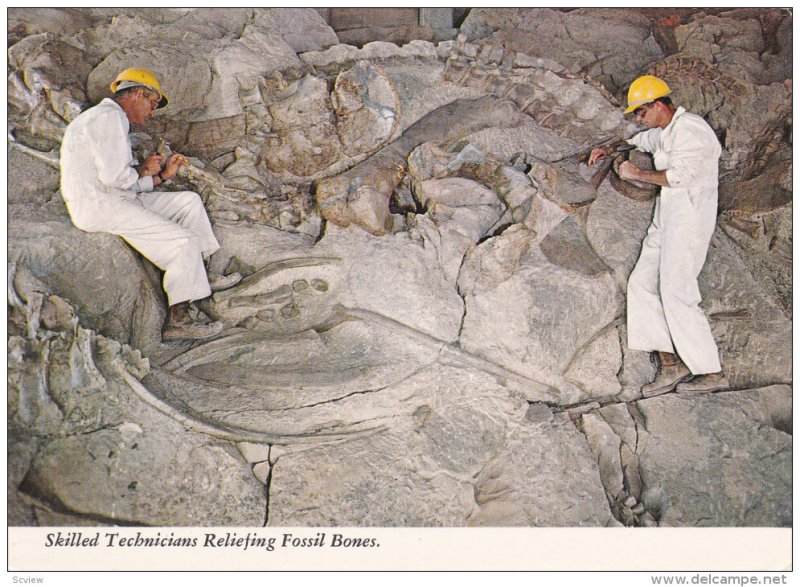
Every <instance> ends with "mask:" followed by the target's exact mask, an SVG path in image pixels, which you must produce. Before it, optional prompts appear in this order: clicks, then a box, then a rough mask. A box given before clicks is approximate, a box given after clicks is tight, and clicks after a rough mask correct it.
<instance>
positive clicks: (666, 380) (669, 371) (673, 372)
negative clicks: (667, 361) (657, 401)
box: [642, 362, 692, 397]
mask: <svg viewBox="0 0 800 587" xmlns="http://www.w3.org/2000/svg"><path fill="white" fill-rule="evenodd" d="M691 376H692V372H691V371H689V368H688V367H687V366H686V365H684V364H683V363H681V362H678V363H676V364H674V365H661V367H659V369H658V373H656V378H655V379H654V380H653V382H652V383H648V384H647V385H643V386H642V396H643V397H655V396H657V395H661V394H664V393H668V392H670V391H672V390H673V389H675V386H676V385H678V384H679V383H681V382H683V381H686V380H687V379H689V378H690V377H691Z"/></svg>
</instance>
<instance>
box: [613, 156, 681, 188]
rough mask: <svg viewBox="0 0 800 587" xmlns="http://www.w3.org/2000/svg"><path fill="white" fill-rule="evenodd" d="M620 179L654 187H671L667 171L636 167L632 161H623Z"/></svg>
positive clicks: (620, 167)
mask: <svg viewBox="0 0 800 587" xmlns="http://www.w3.org/2000/svg"><path fill="white" fill-rule="evenodd" d="M619 177H620V179H627V180H629V181H640V182H644V183H650V184H653V185H660V186H663V187H670V185H669V180H667V172H666V171H649V170H647V169H642V168H641V167H636V165H634V164H633V163H631V162H630V161H623V163H622V164H621V165H620V166H619Z"/></svg>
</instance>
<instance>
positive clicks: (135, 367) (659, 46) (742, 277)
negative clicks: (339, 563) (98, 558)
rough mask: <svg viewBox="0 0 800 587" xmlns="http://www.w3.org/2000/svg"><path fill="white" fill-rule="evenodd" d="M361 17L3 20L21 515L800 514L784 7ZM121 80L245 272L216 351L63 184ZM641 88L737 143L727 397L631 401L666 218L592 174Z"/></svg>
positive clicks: (443, 522)
mask: <svg viewBox="0 0 800 587" xmlns="http://www.w3.org/2000/svg"><path fill="white" fill-rule="evenodd" d="M363 10H368V9H350V10H349V11H348V10H344V9H342V10H339V11H334V10H328V9H319V10H314V9H289V8H283V9H276V8H263V9H262V8H231V9H228V8H216V9H153V10H147V11H144V10H141V9H136V8H129V9H115V8H91V9H58V8H47V9H24V8H12V9H9V22H8V34H9V56H8V57H9V59H8V61H9V75H8V106H9V112H8V118H9V151H8V176H9V180H8V185H9V189H8V192H9V193H8V216H9V221H8V246H9V250H8V285H9V288H8V298H9V299H8V303H9V312H8V377H7V378H8V407H9V410H8V428H9V447H8V455H9V471H8V489H9V491H8V512H9V525H21V526H32V525H39V526H60V525H71V526H79V525H115V524H134V525H145V526H147V525H156V526H262V525H278V526H312V525H322V526H599V527H605V526H619V525H623V526H659V525H660V526H753V527H757V526H779V527H791V525H792V504H791V471H792V468H791V456H792V444H791V434H792V410H791V391H792V387H791V386H792V355H791V348H792V340H791V333H792V321H791V320H792V239H793V233H792V182H791V177H792V117H791V103H792V79H791V71H792V68H791V60H792V43H791V36H792V16H791V13H790V12H788V11H784V10H779V9H772V8H766V9H756V8H753V9H737V10H724V9H713V10H706V11H701V10H699V9H674V10H673V9H668V8H664V9H594V8H582V9H577V10H574V9H563V10H553V9H523V8H514V9H477V8H476V9H471V10H470V11H469V14H468V15H466V18H465V19H464V20H463V24H462V26H461V27H460V29H458V30H456V29H454V28H452V26H453V24H454V21H452V19H450V20H447V19H444V17H446V16H448V15H451V13H447V14H444V13H438V12H435V9H425V10H427V11H428V12H425V13H424V15H422V16H420V14H421V13H418V12H417V11H416V9H396V10H394V11H389V12H391V14H390V13H389V12H385V13H381V17H382V18H386V19H388V20H386V21H385V22H384V21H371V22H369V21H365V20H364V18H365V15H366V14H367V13H365V12H360V11H363ZM432 11H433V12H432ZM462 16H463V15H462ZM423 17H424V18H423ZM414 19H417V20H416V21H414ZM419 19H422V20H424V22H422V21H421V20H419ZM459 22H460V21H459ZM334 31H338V32H339V33H340V34H339V36H338V37H337V34H336V33H335V32H334ZM375 39H381V40H380V41H377V42H368V41H375ZM348 40H353V43H352V44H343V43H342V42H341V41H344V42H348ZM362 41H363V42H362ZM631 43H634V44H635V45H636V46H638V47H641V48H642V49H641V50H640V51H637V52H633V53H632V52H630V51H629V50H628V48H629V47H630V45H631ZM355 45H358V46H355ZM130 63H137V64H139V65H141V66H143V67H148V68H150V69H152V70H153V71H155V72H156V74H157V75H159V76H160V79H161V80H162V85H163V87H164V89H165V92H166V93H167V95H168V96H169V97H170V106H169V107H168V108H166V109H165V110H164V111H163V112H160V113H159V115H158V116H157V117H156V118H155V119H153V120H152V121H151V123H150V125H149V126H148V127H147V128H134V129H133V132H132V135H131V138H132V144H133V147H134V151H135V153H136V156H137V157H139V158H142V157H145V156H146V155H147V154H149V153H150V152H152V151H153V150H154V149H155V148H156V145H158V144H159V140H160V139H161V138H164V139H166V141H167V145H166V147H165V148H168V149H172V150H175V151H178V152H183V153H186V154H188V155H190V156H191V159H190V161H191V163H192V165H191V166H190V167H189V168H188V169H186V170H185V171H184V172H182V174H181V176H180V177H178V178H176V179H175V180H174V181H173V183H172V187H170V186H167V187H169V188H170V189H192V190H194V191H197V192H198V193H200V194H201V197H202V198H203V200H204V202H205V204H206V207H207V209H208V211H209V215H210V218H211V220H212V223H213V227H214V230H215V233H216V234H217V237H218V239H219V241H220V243H221V245H222V248H221V250H220V251H219V252H218V253H216V254H215V255H214V256H213V257H212V259H211V260H210V268H211V269H212V270H213V271H215V272H218V273H223V274H226V273H231V272H234V271H238V272H240V273H241V274H242V275H243V276H244V279H243V280H242V282H241V283H240V284H239V285H237V286H236V287H234V288H232V289H229V290H227V291H224V292H218V293H216V294H215V295H214V296H212V297H210V298H208V299H206V300H203V301H201V302H199V303H198V304H197V306H198V308H197V311H198V312H202V313H204V314H206V315H208V316H209V317H211V318H214V319H218V320H221V321H222V322H223V323H224V325H225V329H224V331H223V332H222V333H221V334H220V335H219V336H218V337H216V338H214V339H211V340H206V341H202V342H197V343H194V344H189V343H172V344H162V343H161V340H160V336H159V332H160V325H161V323H162V321H163V318H164V315H165V311H166V308H165V300H164V294H163V292H162V290H161V284H160V280H161V276H160V274H159V272H158V271H157V270H156V269H155V268H154V267H153V266H152V265H151V264H150V263H149V262H148V261H146V260H145V259H143V258H142V257H141V256H140V255H139V254H138V253H136V252H135V251H134V250H133V249H131V248H130V247H128V246H127V245H126V244H125V243H124V242H123V241H122V240H121V239H118V238H116V237H112V236H109V235H104V234H88V233H84V232H81V231H79V230H78V229H76V228H75V227H73V226H72V224H71V222H70V220H69V216H68V214H67V211H66V208H65V206H64V204H63V202H62V199H61V196H60V193H59V175H58V166H59V163H58V148H59V144H60V140H61V137H62V135H63V132H64V128H65V127H66V125H67V124H68V123H69V121H70V120H71V119H72V118H74V116H75V115H76V114H77V113H78V112H80V111H81V110H82V109H83V108H85V107H87V106H89V105H90V104H91V103H93V102H96V101H97V100H99V99H100V98H102V97H104V96H105V95H107V91H108V84H109V83H110V81H111V80H112V79H113V77H114V76H115V75H116V73H117V72H118V70H119V69H121V68H122V67H123V66H125V67H127V66H128V65H129V64H130ZM645 72H650V73H654V74H656V75H661V76H663V77H664V79H665V80H666V81H667V82H668V83H669V85H670V86H671V87H672V88H673V90H674V98H675V101H676V102H677V103H679V104H681V105H684V106H686V107H687V109H689V110H690V111H693V112H696V113H697V114H699V115H702V116H704V117H705V118H706V119H707V120H708V121H709V123H710V124H711V126H712V128H714V130H715V131H716V133H717V135H718V137H719V139H720V142H721V144H722V146H723V155H722V160H721V166H720V171H721V174H720V177H721V180H722V183H721V185H720V212H721V213H720V216H719V222H718V226H717V229H716V231H715V233H714V236H713V239H712V245H711V248H710V250H709V254H708V259H707V262H706V265H705V268H704V269H703V272H702V273H701V274H700V280H699V281H700V289H701V292H702V295H703V304H702V305H703V308H704V309H705V311H706V313H707V314H708V316H709V319H710V323H711V326H712V331H713V333H714V336H715V338H716V340H717V343H718V346H719V349H720V354H721V360H722V364H723V367H724V369H725V371H726V373H727V374H728V376H729V378H730V383H731V389H729V390H723V391H721V392H717V393H713V394H707V395H702V394H701V395H694V396H692V395H688V396H687V395H678V394H675V393H669V394H666V395H663V396H659V397H654V398H649V399H643V398H642V395H641V392H640V388H641V386H642V385H643V384H644V383H647V382H649V381H650V380H651V379H652V378H653V376H654V374H655V367H654V365H653V363H651V360H650V357H649V355H648V354H647V353H642V352H636V351H631V350H629V349H628V348H627V343H626V325H625V290H626V283H627V278H628V275H629V274H630V272H631V270H632V269H633V266H634V264H635V262H636V259H637V257H638V254H639V249H640V245H641V241H642V238H643V237H644V234H645V231H646V230H647V227H648V224H649V222H650V219H651V217H652V210H653V202H652V201H651V202H638V201H634V200H631V199H629V198H627V197H625V196H623V195H622V194H620V193H617V192H616V191H615V190H614V189H613V188H612V186H611V185H610V184H609V182H604V183H602V184H600V185H599V187H597V188H595V187H593V185H591V184H590V183H589V179H590V178H591V177H592V175H593V173H594V172H595V169H593V168H590V167H587V166H586V165H585V164H584V163H581V162H580V160H581V157H580V155H582V154H583V153H585V152H586V150H587V149H589V148H590V147H591V146H592V145H595V144H598V143H601V142H605V141H608V140H611V139H612V138H618V137H629V136H631V135H632V134H633V133H635V132H637V130H638V128H637V127H636V125H635V123H634V122H632V121H631V120H629V119H625V118H624V117H623V116H622V114H621V108H620V104H623V103H624V102H625V91H626V88H627V84H628V83H629V82H630V80H632V79H633V78H634V77H636V76H638V75H640V74H642V73H645ZM712 82H713V83H712ZM210 489H211V490H210Z"/></svg>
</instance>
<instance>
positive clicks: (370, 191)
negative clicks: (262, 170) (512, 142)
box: [316, 96, 520, 236]
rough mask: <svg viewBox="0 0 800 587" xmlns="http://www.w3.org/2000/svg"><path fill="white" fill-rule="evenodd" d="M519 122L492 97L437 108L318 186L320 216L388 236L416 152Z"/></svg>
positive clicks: (515, 112) (515, 114) (507, 105)
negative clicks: (392, 207)
mask: <svg viewBox="0 0 800 587" xmlns="http://www.w3.org/2000/svg"><path fill="white" fill-rule="evenodd" d="M519 122H520V113H519V110H518V109H517V108H516V107H515V106H514V104H513V103H512V102H510V101H508V100H498V99H496V98H492V97H488V96H487V97H484V98H479V99H477V100H457V101H455V102H452V103H450V104H448V105H446V106H443V107H441V108H438V109H437V110H434V111H433V112H431V113H429V114H427V115H426V116H423V117H422V118H421V119H420V120H418V121H417V122H415V123H414V124H413V125H412V126H411V127H409V129H408V130H407V131H406V132H405V133H404V134H403V135H402V136H401V137H400V138H399V139H397V140H396V141H394V142H393V143H391V144H389V145H387V146H386V147H384V148H383V149H381V150H380V151H378V153H376V154H375V155H374V156H373V157H371V158H370V159H367V160H366V161H364V162H362V163H360V164H359V165H356V166H355V167H353V168H352V169H350V170H349V171H346V172H345V173H342V174H340V175H338V176H336V177H333V178H329V179H325V180H322V181H320V182H318V183H317V186H316V199H317V205H318V206H319V209H320V213H321V215H322V217H323V218H325V219H327V220H329V221H331V222H334V223H335V224H338V225H340V226H349V225H350V224H356V225H357V226H360V227H361V228H363V229H364V230H366V231H368V232H370V233H372V234H374V235H378V236H380V235H383V234H386V233H388V232H389V231H391V229H392V216H391V214H390V213H389V199H390V198H391V195H392V192H393V191H394V189H395V187H397V185H398V184H399V183H400V181H401V180H402V178H403V176H404V175H405V173H406V166H407V162H406V159H407V158H408V155H409V153H411V151H412V150H414V149H415V148H416V147H418V146H419V145H421V144H422V143H425V142H431V143H435V144H445V143H450V142H453V141H455V140H458V139H460V138H462V137H464V136H467V135H469V134H471V133H474V132H477V131H479V130H482V129H484V128H489V127H494V128H508V127H512V126H515V125H517V124H519Z"/></svg>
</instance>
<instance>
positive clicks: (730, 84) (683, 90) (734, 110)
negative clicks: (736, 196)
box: [648, 56, 792, 181]
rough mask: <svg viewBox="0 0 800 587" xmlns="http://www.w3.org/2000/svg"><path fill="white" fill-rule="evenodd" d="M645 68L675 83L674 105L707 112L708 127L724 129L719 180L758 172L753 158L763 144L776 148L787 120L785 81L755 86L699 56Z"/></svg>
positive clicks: (788, 96)
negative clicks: (730, 74) (720, 69)
mask: <svg viewBox="0 0 800 587" xmlns="http://www.w3.org/2000/svg"><path fill="white" fill-rule="evenodd" d="M648 73H651V74H653V75H656V76H658V77H660V78H662V79H663V80H664V81H665V82H667V84H668V85H669V86H670V88H674V100H675V102H676V103H677V104H679V105H682V106H685V107H686V109H687V110H689V111H690V112H694V113H696V114H699V115H701V116H706V117H707V118H708V120H709V123H710V124H711V126H712V128H714V129H715V130H716V131H717V132H718V133H720V134H723V138H722V140H721V143H722V145H723V147H724V150H723V154H722V157H721V159H720V180H721V181H735V180H741V179H744V180H746V179H751V176H749V175H748V173H754V172H755V169H758V171H761V169H759V168H758V166H757V165H754V161H755V160H763V152H764V150H765V149H767V150H770V151H771V150H772V149H777V142H779V141H780V138H781V137H782V136H783V127H784V126H786V125H788V124H789V121H790V119H791V97H792V89H791V84H790V83H788V84H784V83H774V84H770V85H769V86H756V85H753V84H751V83H748V82H746V81H743V80H740V79H737V78H734V77H731V76H729V75H726V74H725V73H724V72H722V71H719V70H718V68H715V67H712V66H710V65H709V64H708V63H707V62H705V61H703V60H700V59H691V58H684V57H680V56H676V57H670V58H668V59H665V60H664V61H661V62H659V63H657V64H656V65H655V66H653V67H652V68H650V70H649V72H648ZM776 131H777V132H778V135H777V137H776ZM776 139H777V140H776ZM770 143H771V144H772V146H771V147H768V145H769V144H770ZM762 165H763V163H762Z"/></svg>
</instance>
